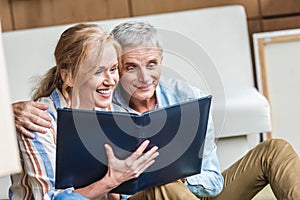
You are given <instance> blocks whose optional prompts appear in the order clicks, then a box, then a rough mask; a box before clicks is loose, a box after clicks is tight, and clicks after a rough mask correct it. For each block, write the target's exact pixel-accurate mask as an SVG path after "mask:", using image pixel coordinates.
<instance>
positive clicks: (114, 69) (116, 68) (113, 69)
mask: <svg viewBox="0 0 300 200" xmlns="http://www.w3.org/2000/svg"><path fill="white" fill-rule="evenodd" d="M117 70H118V67H117V66H115V67H113V68H111V69H110V71H112V72H114V71H117Z"/></svg>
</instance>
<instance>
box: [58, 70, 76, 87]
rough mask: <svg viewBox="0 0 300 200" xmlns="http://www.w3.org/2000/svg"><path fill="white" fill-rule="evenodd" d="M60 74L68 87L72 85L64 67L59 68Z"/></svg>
mask: <svg viewBox="0 0 300 200" xmlns="http://www.w3.org/2000/svg"><path fill="white" fill-rule="evenodd" d="M60 76H61V79H62V80H63V82H64V83H66V84H67V85H68V86H69V87H73V85H74V83H73V80H72V79H70V78H69V77H68V72H67V70H65V69H61V70H60Z"/></svg>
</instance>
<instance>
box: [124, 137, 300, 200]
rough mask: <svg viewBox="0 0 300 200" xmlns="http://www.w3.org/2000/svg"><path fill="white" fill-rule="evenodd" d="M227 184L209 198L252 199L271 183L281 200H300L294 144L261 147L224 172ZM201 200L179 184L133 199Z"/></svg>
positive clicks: (274, 141) (270, 142) (281, 142)
mask: <svg viewBox="0 0 300 200" xmlns="http://www.w3.org/2000/svg"><path fill="white" fill-rule="evenodd" d="M222 175H223V177H224V180H225V184H224V189H223V191H222V192H221V194H220V195H218V196H217V197H215V198H200V199H201V200H205V199H215V200H219V199H225V200H228V199H230V200H234V199H238V200H239V199H243V200H247V199H252V198H253V197H254V196H255V195H256V194H257V193H258V192H259V191H260V190H261V189H263V188H264V187H265V186H266V185H267V184H268V183H270V185H271V188H272V190H273V192H274V194H275V196H276V197H277V199H280V200H284V199H292V200H298V199H300V159H299V156H298V155H297V154H296V152H295V151H294V150H293V148H292V147H291V145H290V144H288V143H287V142H286V141H284V140H281V139H271V140H267V141H264V142H262V143H260V144H259V145H257V146H256V147H255V148H254V149H252V150H251V151H249V152H248V153H247V154H246V155H245V156H244V157H242V158H241V159H240V160H238V161H237V162H236V163H234V164H233V165H232V166H231V167H229V168H228V169H226V170H225V171H224V172H223V173H222ZM141 199H153V200H154V199H155V200H169V199H170V200H171V199H172V200H180V199H182V200H193V199H198V198H197V197H196V196H194V195H193V194H192V193H191V192H190V191H189V190H188V189H187V187H186V186H185V185H184V184H183V183H182V182H181V181H176V182H173V183H169V184H166V185H163V186H158V187H154V188H151V189H148V190H144V191H141V192H139V193H137V194H135V195H133V196H132V197H131V198H130V200H141Z"/></svg>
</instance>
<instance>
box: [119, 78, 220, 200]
mask: <svg viewBox="0 0 300 200" xmlns="http://www.w3.org/2000/svg"><path fill="white" fill-rule="evenodd" d="M121 91H122V87H121V86H120V85H119V86H118V87H117V88H116V90H115V92H114V97H113V102H114V103H115V104H117V105H119V106H121V107H122V108H124V109H125V110H127V111H128V112H133V113H137V112H136V111H135V110H133V109H132V108H130V107H129V105H128V103H127V101H126V100H125V99H124V98H123V96H122V92H121ZM155 95H156V98H157V107H156V108H163V107H166V106H169V105H173V104H176V103H181V102H184V101H188V100H192V99H195V98H201V97H204V96H206V95H205V94H204V93H203V92H202V91H201V90H200V89H198V88H196V87H193V86H191V85H189V84H188V83H186V82H184V81H181V80H176V79H172V78H167V77H161V79H160V81H159V84H158V86H157V88H156V92H155ZM216 150H217V147H216V144H215V135H214V126H213V122H212V117H211V116H210V117H209V122H208V126H207V133H206V140H205V146H204V156H203V160H202V169H201V173H200V174H196V175H193V176H190V177H187V181H186V182H185V185H186V186H187V187H188V188H189V190H190V191H191V192H193V193H194V194H195V195H197V196H199V197H214V196H217V195H218V194H219V193H220V192H221V191H222V189H223V185H224V179H223V176H222V174H221V171H220V165H219V160H218V157H217V152H216ZM127 198H128V196H126V195H122V199H127Z"/></svg>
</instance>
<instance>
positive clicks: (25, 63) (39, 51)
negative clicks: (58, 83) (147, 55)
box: [3, 5, 253, 101]
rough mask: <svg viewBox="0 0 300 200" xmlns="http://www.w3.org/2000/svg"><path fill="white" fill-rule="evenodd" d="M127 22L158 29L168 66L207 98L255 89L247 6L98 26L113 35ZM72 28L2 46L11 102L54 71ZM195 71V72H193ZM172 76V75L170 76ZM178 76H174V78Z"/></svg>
mask: <svg viewBox="0 0 300 200" xmlns="http://www.w3.org/2000/svg"><path fill="white" fill-rule="evenodd" d="M128 20H142V21H148V22H149V23H150V24H152V25H154V26H155V27H156V28H158V29H159V31H160V33H161V35H162V40H163V43H164V47H165V56H164V64H165V66H166V68H171V69H175V70H176V71H179V72H180V73H181V74H183V78H184V79H187V80H188V81H190V82H191V83H192V84H194V85H196V86H198V87H201V88H203V89H204V90H206V91H208V92H212V93H213V92H214V91H215V90H220V89H223V87H224V88H225V91H227V90H229V88H232V87H240V86H253V72H252V63H251V57H250V47H249V39H248V30H247V21H246V14H245V10H244V8H243V7H242V6H238V5H236V6H224V7H215V8H206V9H198V10H190V11H183V12H174V13H167V14H160V15H150V16H143V17H135V18H124V19H116V20H106V21H97V22H92V23H98V24H101V25H102V26H104V27H105V28H106V29H107V30H108V31H110V30H111V29H112V27H114V26H115V25H117V24H119V23H121V22H123V21H128ZM69 26H71V25H70V24H69V25H62V26H54V27H46V28H36V29H28V30H21V31H13V32H5V33H4V34H3V42H4V48H5V55H6V62H7V66H8V73H9V80H10V87H11V95H12V101H18V100H26V99H29V98H30V91H31V89H32V86H33V85H34V83H35V81H34V80H35V79H34V78H32V77H34V76H37V75H42V74H44V73H45V72H46V71H47V69H49V68H50V67H51V66H54V63H55V62H54V56H53V52H54V48H55V45H56V43H57V40H58V38H59V36H60V34H61V33H62V32H63V31H64V30H65V29H66V28H68V27H69ZM191 66H192V67H191ZM167 73H169V72H167ZM174 74H176V73H173V75H174Z"/></svg>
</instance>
